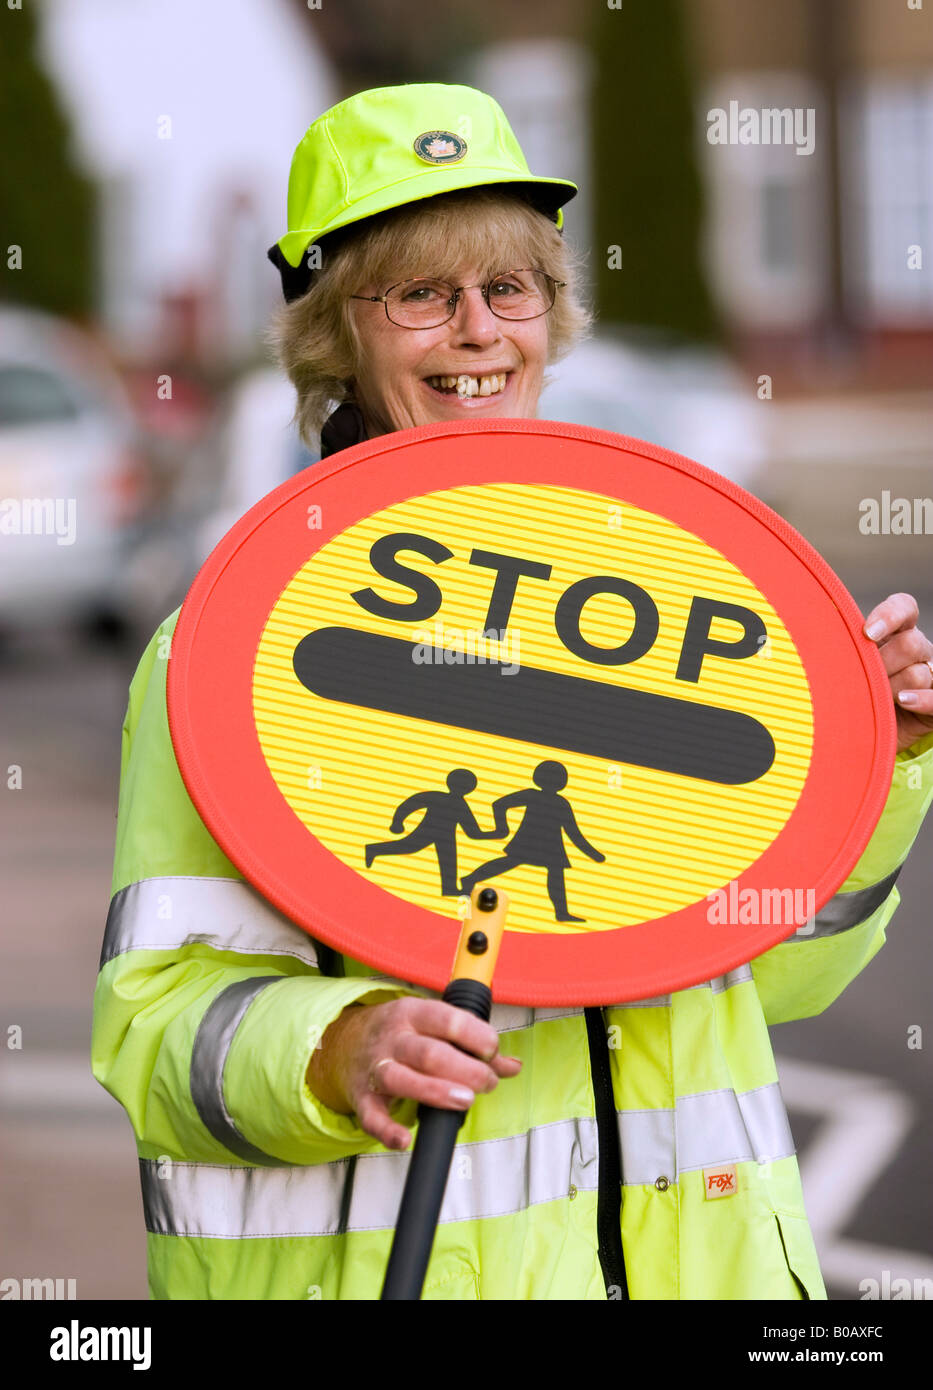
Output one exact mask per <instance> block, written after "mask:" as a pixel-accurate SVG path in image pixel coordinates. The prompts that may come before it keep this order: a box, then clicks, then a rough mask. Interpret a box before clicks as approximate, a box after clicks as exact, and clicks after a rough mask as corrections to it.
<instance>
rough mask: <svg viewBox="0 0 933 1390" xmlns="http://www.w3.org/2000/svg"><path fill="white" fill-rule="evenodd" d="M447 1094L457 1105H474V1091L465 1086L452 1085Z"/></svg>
mask: <svg viewBox="0 0 933 1390" xmlns="http://www.w3.org/2000/svg"><path fill="white" fill-rule="evenodd" d="M447 1094H448V1096H449V1097H450V1099H451V1100H452V1101H453V1102H454V1104H456V1105H472V1104H473V1102H474V1100H475V1099H476V1097H475V1096H474V1094H473V1092H472V1091H468V1090H467V1088H466V1087H465V1086H451V1088H450V1090H449V1091H448V1092H447Z"/></svg>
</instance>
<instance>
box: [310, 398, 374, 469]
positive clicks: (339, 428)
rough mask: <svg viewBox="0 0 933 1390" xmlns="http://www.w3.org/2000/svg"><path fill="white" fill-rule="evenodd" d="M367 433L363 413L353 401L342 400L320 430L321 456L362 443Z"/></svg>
mask: <svg viewBox="0 0 933 1390" xmlns="http://www.w3.org/2000/svg"><path fill="white" fill-rule="evenodd" d="M368 438H369V435H368V434H367V432H366V424H365V421H364V420H363V413H362V411H361V410H360V408H359V406H358V405H357V404H356V402H355V401H344V403H343V405H338V407H337V409H336V410H335V411H334V412H333V414H332V415H330V416H328V418H327V420H326V421H325V422H324V427H323V429H322V430H321V458H322V459H326V458H328V457H329V456H330V455H331V454H337V453H339V452H340V450H341V449H349V448H351V447H352V446H353V445H354V444H362V443H363V441H364V440H365V439H368Z"/></svg>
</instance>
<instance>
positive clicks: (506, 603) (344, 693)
mask: <svg viewBox="0 0 933 1390" xmlns="http://www.w3.org/2000/svg"><path fill="white" fill-rule="evenodd" d="M860 628H861V618H860V614H859V612H858V609H857V608H856V606H855V604H854V602H853V600H852V599H851V598H850V596H849V595H848V593H847V592H846V590H845V589H844V587H843V586H842V584H841V583H840V581H839V580H838V579H837V578H836V576H835V575H834V574H833V573H832V571H831V570H830V569H829V568H828V566H826V564H825V563H824V562H823V561H822V560H821V558H820V557H819V556H818V555H817V554H816V552H814V551H813V550H812V549H811V548H810V547H809V545H808V544H807V543H806V541H804V540H803V538H802V537H800V536H799V535H798V534H797V533H796V532H795V531H793V530H792V528H790V527H789V526H787V525H786V523H784V522H783V521H782V520H781V519H780V518H778V517H777V516H775V514H774V513H772V512H770V511H769V510H768V508H766V507H764V506H763V505H762V504H761V503H760V502H758V501H757V500H756V499H755V498H753V497H751V496H750V495H749V494H747V493H745V492H743V491H742V489H740V488H738V487H736V486H734V485H733V484H731V483H729V482H727V481H725V480H724V479H722V478H720V477H718V475H716V474H714V473H711V472H710V471H709V470H707V469H704V468H703V467H702V466H700V465H698V464H696V463H693V462H691V461H690V460H687V459H682V458H680V457H678V456H676V455H673V454H670V453H667V452H666V451H664V450H660V449H657V448H654V447H652V446H650V445H646V444H643V443H641V442H640V441H636V440H630V439H624V438H622V437H621V436H618V435H614V434H609V433H606V432H604V431H599V430H593V429H589V428H585V427H582V426H574V425H563V424H556V423H553V422H548V421H539V420H533V421H532V420H490V421H483V422H475V421H468V422H466V423H463V424H450V425H446V424H445V425H431V426H423V427H420V428H418V429H414V430H407V431H402V432H399V433H397V434H392V435H388V436H385V437H383V438H381V439H378V440H374V441H371V442H369V443H367V444H363V445H358V446H356V447H355V448H353V449H350V450H347V451H345V452H344V453H342V454H340V455H337V456H336V457H335V458H334V459H332V460H327V461H325V462H323V463H321V464H318V465H316V466H314V467H312V468H310V469H307V470H305V472H304V473H303V474H301V475H299V476H298V477H296V478H293V479H291V480H289V482H287V483H285V484H283V485H282V486H281V487H279V488H277V489H276V490H275V491H274V492H272V493H270V494H269V496H268V497H266V498H264V499H263V501H262V502H260V503H259V504H258V505H257V506H256V507H254V508H253V509H252V511H251V512H249V513H247V515H246V516H245V517H243V518H242V519H241V520H240V521H239V522H238V523H237V524H236V526H234V528H233V529H232V530H231V532H229V533H228V535H227V536H226V537H225V538H224V539H223V540H222V541H221V543H220V545H219V546H218V547H217V549H216V550H215V551H214V553H213V554H212V555H211V557H210V558H209V560H208V561H207V563H206V564H205V566H204V568H203V569H202V571H201V573H200V574H199V576H198V578H197V580H196V581H195V584H194V585H193V586H192V589H191V592H190V593H189V596H188V598H187V600H186V602H185V604H184V606H183V609H182V613H181V615H180V617H179V621H178V625H177V628H176V633H175V638H174V641H173V649H172V661H171V663H170V667H169V685H168V703H169V721H170V727H171V731H172V738H173V743H174V747H175V751H176V756H177V758H178V764H179V768H180V770H181V773H182V776H183V778H184V780H185V783H186V785H187V787H188V790H189V792H190V794H191V796H192V799H193V801H194V803H195V806H196V807H197V809H198V811H199V813H200V815H201V817H202V819H203V820H204V822H205V824H206V825H207V827H208V829H209V830H210V832H211V834H212V835H213V836H214V838H215V839H216V840H217V841H218V843H219V844H220V845H221V847H222V848H223V849H224V851H225V853H226V854H227V855H228V856H229V857H230V859H231V860H232V861H233V862H234V863H235V864H236V865H237V866H238V867H239V868H240V870H241V871H242V872H243V874H244V875H245V876H246V877H247V878H248V879H249V880H250V881H251V882H252V883H253V884H254V885H255V886H256V887H257V888H258V889H259V891H260V892H262V893H263V894H264V895H265V896H266V897H267V898H269V899H270V901H272V902H273V903H274V904H275V905H276V906H277V907H279V908H280V909H281V910H282V911H283V912H284V913H286V914H287V915H288V916H289V917H290V918H291V919H292V920H293V921H294V922H296V923H298V924H299V925H300V926H302V927H304V928H305V929H306V930H308V931H309V932H311V933H312V934H314V935H315V936H317V937H319V938H320V939H322V940H324V941H326V942H327V943H328V944H329V945H331V946H333V947H335V948H336V949H338V950H341V951H343V952H345V953H346V954H348V955H351V956H354V957H355V958H357V959H358V960H362V961H364V962H366V963H367V964H369V965H372V966H374V967H375V968H377V969H379V970H381V971H384V972H386V973H388V974H391V975H394V976H397V977H399V978H402V979H406V980H411V981H414V982H416V983H419V984H424V985H427V986H429V987H431V988H435V989H441V988H443V985H444V983H445V981H446V976H447V972H448V969H449V965H450V960H451V956H452V952H453V948H454V945H455V943H456V940H457V936H458V922H457V913H458V910H462V906H463V904H465V903H467V902H468V897H469V893H470V891H471V889H472V888H473V887H474V885H475V884H477V883H479V882H487V881H499V880H500V879H501V880H502V881H503V886H504V887H507V889H508V893H509V896H510V898H511V908H510V914H509V920H508V926H507V930H506V934H505V939H504V941H503V945H502V949H501V954H500V957H499V964H498V970H497V976H496V988H495V993H496V997H497V998H498V999H500V1000H501V1001H503V1002H510V1003H520V1004H545V1005H546V1004H560V1003H575V1004H608V1003H612V1002H616V1001H621V1000H625V999H638V998H645V997H649V996H653V995H656V994H659V993H665V992H668V991H670V990H672V989H677V988H684V987H686V986H688V985H690V984H694V983H699V982H701V981H702V980H706V979H710V978H713V977H714V976H716V975H718V974H721V973H723V972H725V971H726V970H729V969H732V968H734V967H735V966H737V965H739V964H741V963H744V962H745V961H748V960H751V959H754V958H755V956H757V955H760V954H761V953H762V952H763V951H765V950H767V949H769V948H770V947H771V946H774V945H776V944H777V943H778V942H779V941H781V940H783V939H785V938H787V937H788V936H791V935H793V933H794V932H795V931H800V932H803V933H806V932H807V931H808V930H812V927H813V914H814V912H815V911H816V910H817V909H818V908H819V907H821V906H823V904H824V903H825V902H826V901H828V899H829V898H830V897H831V896H832V894H833V893H834V892H835V891H836V890H837V889H838V887H839V885H840V884H841V883H842V882H843V881H844V879H845V878H846V877H847V875H848V874H849V873H850V872H851V869H852V867H853V866H854V864H855V863H856V861H857V859H858V858H859V856H860V854H861V852H862V850H863V849H864V847H865V844H866V843H867V841H868V838H869V837H870V835H871V832H872V829H873V828H874V825H875V823H876V822H877V819H878V816H879V815H880V813H881V810H882V809H883V806H884V801H885V798H886V796H887V790H888V787H889V785H890V776H891V767H892V762H893V755H894V737H893V713H892V711H891V708H890V696H889V691H888V684H887V678H886V676H885V673H884V670H883V667H882V664H881V661H880V658H879V657H878V654H877V652H876V650H875V648H874V646H873V645H872V644H871V643H870V642H869V641H868V639H867V638H865V637H864V636H863V634H862V633H861V630H860ZM840 689H843V690H845V691H846V699H845V701H840V700H839V698H838V692H839V690H840Z"/></svg>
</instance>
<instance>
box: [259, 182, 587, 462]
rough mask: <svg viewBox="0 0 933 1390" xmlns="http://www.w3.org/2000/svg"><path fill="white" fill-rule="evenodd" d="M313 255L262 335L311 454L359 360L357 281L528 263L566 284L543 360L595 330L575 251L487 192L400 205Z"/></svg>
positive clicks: (523, 208) (501, 194) (541, 222)
mask: <svg viewBox="0 0 933 1390" xmlns="http://www.w3.org/2000/svg"><path fill="white" fill-rule="evenodd" d="M320 249H321V255H322V262H323V264H322V268H321V269H320V270H319V271H316V272H315V274H314V279H313V282H312V285H311V288H310V289H309V290H308V291H307V293H306V294H303V295H302V296H301V297H300V298H299V299H297V300H293V301H292V303H290V304H286V305H284V306H283V307H282V308H280V309H278V310H277V311H276V312H275V314H274V315H273V317H272V320H271V322H270V324H269V328H268V330H267V332H266V335H265V340H266V343H267V344H268V346H269V347H270V348H271V349H272V352H273V356H274V358H275V361H276V362H277V364H278V365H279V366H280V367H281V368H282V370H283V371H285V372H286V373H287V375H288V377H289V379H290V380H291V382H292V384H293V385H294V387H295V389H296V391H297V393H298V402H297V406H296V409H295V416H294V418H295V420H296V421H297V424H298V431H299V434H300V435H301V438H302V439H303V440H304V442H305V444H306V445H308V447H309V448H313V447H315V445H316V442H317V440H316V436H317V435H319V433H320V430H321V427H322V426H323V424H324V421H325V420H326V419H327V416H328V415H329V414H330V412H331V410H332V409H334V408H335V407H336V406H337V405H340V404H341V403H342V402H344V401H348V400H352V399H353V378H354V377H355V376H356V374H357V372H358V370H359V366H360V363H361V361H362V354H361V345H360V343H359V339H358V338H357V335H356V332H355V326H354V323H353V320H352V317H351V314H350V306H349V302H348V299H349V296H350V295H352V294H357V293H358V292H359V291H360V289H361V288H362V287H363V286H364V285H368V284H370V283H373V284H376V285H382V286H383V287H387V286H389V285H391V284H395V283H397V282H398V281H400V280H406V279H408V278H410V277H411V276H414V275H422V274H430V275H433V276H436V277H437V278H439V279H444V280H449V281H452V282H453V283H456V281H455V280H454V279H453V277H454V276H455V275H456V274H457V271H458V269H459V267H460V266H462V265H471V266H475V267H476V268H477V271H478V274H479V275H480V276H482V277H483V278H484V279H486V278H491V277H492V276H493V275H495V274H497V272H499V271H502V270H509V269H513V268H518V267H519V266H530V267H533V268H535V269H537V270H543V271H544V272H545V273H546V274H547V275H550V276H552V277H553V278H554V279H555V280H562V281H564V282H565V288H563V289H559V290H558V291H557V297H556V299H555V301H554V306H553V308H552V309H551V311H550V313H549V314H548V315H547V326H548V363H553V362H557V361H559V360H560V359H561V358H562V357H565V356H566V355H567V353H569V352H570V351H572V349H573V348H574V347H576V345H577V344H578V343H579V342H580V341H581V339H582V338H584V337H585V336H586V335H587V333H588V332H589V331H590V330H591V328H592V324H593V314H592V312H591V310H590V309H589V307H588V306H587V305H585V304H584V303H583V301H582V299H581V297H580V292H579V283H580V278H581V272H582V259H581V258H580V257H579V256H578V253H576V252H575V251H573V250H572V249H571V247H570V246H569V245H568V244H567V242H566V241H565V240H564V239H563V237H562V236H561V234H560V232H559V231H558V230H557V227H556V226H555V224H554V223H553V222H552V221H551V220H550V218H549V217H547V215H546V214H544V213H542V212H539V211H538V210H537V209H536V208H534V207H533V206H532V205H531V204H530V203H529V202H528V201H527V200H526V199H525V198H523V197H522V196H521V195H516V194H514V193H512V192H510V191H506V190H503V189H500V188H497V187H494V186H492V187H490V186H483V187H480V188H471V189H465V190H462V191H460V190H458V191H455V192H452V193H441V194H437V195H435V196H434V197H432V198H425V199H421V200H419V201H418V202H416V203H406V204H404V206H402V207H400V208H393V209H390V210H389V211H388V212H384V213H380V214H379V215H378V216H376V217H370V218H366V219H365V220H364V221H362V222H359V223H355V224H352V225H351V226H350V227H349V228H346V229H341V230H340V231H339V232H336V233H332V234H331V235H330V236H329V237H326V238H322V240H321V242H320ZM400 331H402V332H404V331H405V330H400ZM547 380H548V378H547V377H545V383H546V382H547Z"/></svg>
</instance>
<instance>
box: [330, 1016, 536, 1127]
mask: <svg viewBox="0 0 933 1390" xmlns="http://www.w3.org/2000/svg"><path fill="white" fill-rule="evenodd" d="M461 1049H462V1050H461ZM470 1054H472V1055H470ZM521 1065H522V1064H521V1062H520V1061H519V1060H518V1058H517V1057H501V1056H500V1055H499V1037H498V1034H497V1033H496V1031H495V1029H493V1028H491V1027H490V1026H489V1024H488V1023H483V1022H482V1021H481V1020H480V1019H478V1018H474V1016H473V1015H472V1014H470V1013H467V1012H466V1010H464V1009H457V1008H454V1007H453V1005H451V1004H444V1003H443V1002H442V1001H441V1000H439V999H438V1000H435V999H412V998H405V999H393V1000H391V1001H390V1002H389V1003H388V1004H368V1005H359V1006H353V1005H351V1006H350V1007H349V1008H347V1009H344V1011H343V1013H342V1014H341V1015H340V1017H339V1018H338V1019H335V1020H334V1022H333V1023H332V1024H331V1025H330V1027H329V1028H328V1029H327V1031H326V1032H325V1034H324V1036H323V1038H322V1039H321V1046H320V1047H319V1048H317V1049H316V1050H315V1053H314V1056H313V1057H312V1059H311V1064H310V1066H309V1067H308V1073H307V1081H308V1085H309V1087H310V1088H311V1090H312V1091H313V1092H314V1094H315V1095H316V1096H317V1097H318V1099H319V1100H321V1101H323V1102H324V1104H325V1105H327V1106H329V1107H330V1109H331V1110H335V1111H337V1113H338V1114H341V1115H349V1114H355V1115H356V1118H357V1121H358V1122H359V1125H360V1128H361V1129H364V1130H365V1131H366V1133H367V1134H371V1135H372V1136H373V1138H374V1139H378V1140H379V1141H380V1142H381V1143H382V1144H384V1145H385V1146H386V1148H387V1149H407V1148H408V1145H409V1144H410V1143H411V1132H410V1130H408V1129H406V1128H405V1126H404V1125H401V1124H399V1123H398V1122H397V1121H396V1120H393V1118H392V1116H391V1114H390V1110H389V1107H390V1106H391V1104H392V1102H393V1101H394V1100H397V1099H400V1098H402V1097H407V1098H410V1099H412V1100H417V1101H423V1102H424V1103H425V1104H426V1105H433V1106H436V1107H437V1108H438V1109H441V1110H467V1109H468V1108H469V1107H470V1106H471V1105H472V1104H473V1101H474V1100H475V1098H476V1095H477V1094H478V1093H480V1092H483V1091H492V1090H494V1089H495V1087H496V1086H497V1085H498V1084H499V1078H500V1077H504V1076H516V1075H517V1074H518V1072H519V1071H520V1070H521Z"/></svg>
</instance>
